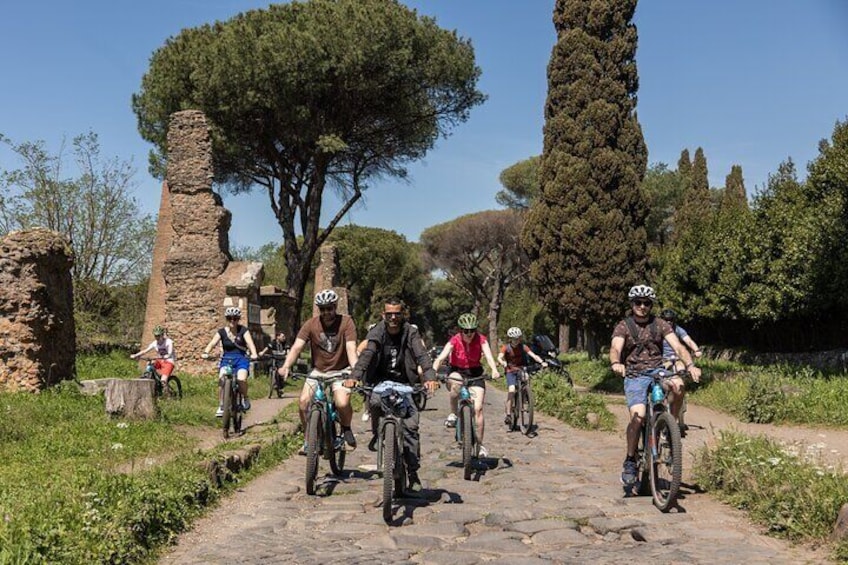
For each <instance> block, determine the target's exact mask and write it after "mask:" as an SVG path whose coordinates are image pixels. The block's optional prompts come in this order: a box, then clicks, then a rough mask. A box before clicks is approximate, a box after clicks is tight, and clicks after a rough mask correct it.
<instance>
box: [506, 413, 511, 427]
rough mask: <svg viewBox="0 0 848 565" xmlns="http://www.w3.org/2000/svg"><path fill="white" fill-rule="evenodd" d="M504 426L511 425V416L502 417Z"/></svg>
mask: <svg viewBox="0 0 848 565" xmlns="http://www.w3.org/2000/svg"><path fill="white" fill-rule="evenodd" d="M504 424H506V425H507V426H511V425H512V414H507V415H505V416H504Z"/></svg>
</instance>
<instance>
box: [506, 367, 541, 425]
mask: <svg viewBox="0 0 848 565" xmlns="http://www.w3.org/2000/svg"><path fill="white" fill-rule="evenodd" d="M541 368H542V366H541V365H539V364H534V365H528V366H526V367H520V368H519V371H518V382H517V384H516V387H515V400H514V401H513V403H512V413H511V414H510V419H511V422H510V426H509V429H510V430H515V429H518V428H519V427H520V429H521V433H523V434H524V435H529V434H530V431H531V430H532V429H533V389H532V388H530V375H532V374H534V373H536V372H537V371H539V369H541Z"/></svg>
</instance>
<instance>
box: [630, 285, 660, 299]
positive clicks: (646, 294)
mask: <svg viewBox="0 0 848 565" xmlns="http://www.w3.org/2000/svg"><path fill="white" fill-rule="evenodd" d="M627 298H629V299H630V300H634V299H636V298H648V299H650V300H656V299H657V293H656V292H654V289H653V288H651V287H649V286H647V285H644V284H637V285H636V286H634V287H633V288H631V289H630V292H628V293H627Z"/></svg>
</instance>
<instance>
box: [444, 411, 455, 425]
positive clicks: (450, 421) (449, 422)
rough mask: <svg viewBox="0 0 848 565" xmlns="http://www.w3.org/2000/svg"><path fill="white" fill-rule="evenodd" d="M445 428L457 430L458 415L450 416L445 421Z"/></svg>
mask: <svg viewBox="0 0 848 565" xmlns="http://www.w3.org/2000/svg"><path fill="white" fill-rule="evenodd" d="M445 427H446V428H455V427H456V414H448V417H447V418H446V419H445Z"/></svg>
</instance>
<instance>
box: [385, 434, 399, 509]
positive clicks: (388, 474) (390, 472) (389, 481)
mask: <svg viewBox="0 0 848 565" xmlns="http://www.w3.org/2000/svg"><path fill="white" fill-rule="evenodd" d="M399 455H400V454H399V453H397V427H396V426H395V423H394V422H392V421H387V422H386V423H385V424H384V425H383V520H384V521H385V522H386V523H387V524H388V523H390V522H391V521H392V500H393V499H394V494H395V493H394V487H395V476H394V475H395V464H396V462H397V458H398V456H399Z"/></svg>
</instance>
